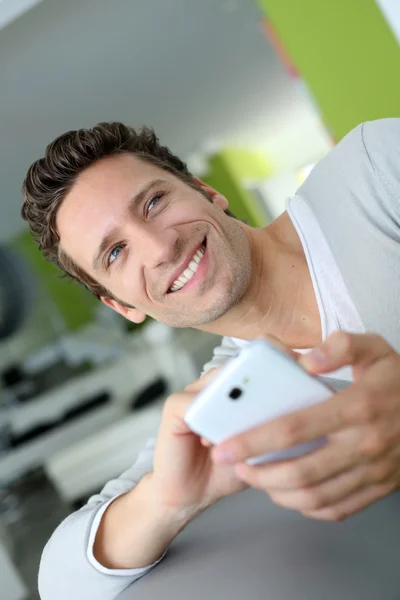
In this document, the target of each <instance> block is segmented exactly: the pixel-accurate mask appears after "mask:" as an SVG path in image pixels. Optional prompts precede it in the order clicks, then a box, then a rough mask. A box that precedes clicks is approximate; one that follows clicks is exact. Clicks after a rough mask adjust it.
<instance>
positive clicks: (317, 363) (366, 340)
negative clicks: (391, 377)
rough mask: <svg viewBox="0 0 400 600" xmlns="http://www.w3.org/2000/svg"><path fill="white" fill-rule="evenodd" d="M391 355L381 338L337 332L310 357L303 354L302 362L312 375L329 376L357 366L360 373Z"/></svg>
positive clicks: (300, 360) (313, 351)
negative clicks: (330, 373) (342, 369)
mask: <svg viewBox="0 0 400 600" xmlns="http://www.w3.org/2000/svg"><path fill="white" fill-rule="evenodd" d="M392 352H393V349H392V348H391V347H390V346H389V344H388V343H387V342H385V340H384V339H383V338H381V337H380V336H378V335H374V334H352V333H345V332H343V331H338V332H336V333H333V334H332V335H330V336H329V337H328V338H327V340H326V341H325V342H324V343H323V344H321V345H320V346H317V347H316V348H314V349H313V350H311V352H309V353H308V354H303V355H302V356H301V357H300V359H299V363H300V364H301V366H302V367H304V368H305V369H306V370H307V371H309V372H311V373H329V372H330V371H335V370H336V369H339V368H340V367H345V366H352V367H356V368H357V372H358V373H359V372H360V371H362V370H363V369H364V368H366V367H368V366H369V365H371V364H373V363H374V362H376V361H378V360H381V359H382V358H384V357H386V356H387V355H388V354H390V353H392Z"/></svg>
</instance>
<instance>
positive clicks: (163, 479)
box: [152, 369, 246, 516]
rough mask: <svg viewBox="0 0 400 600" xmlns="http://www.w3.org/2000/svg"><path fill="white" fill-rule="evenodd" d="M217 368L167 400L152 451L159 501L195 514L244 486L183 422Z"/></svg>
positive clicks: (168, 507)
mask: <svg viewBox="0 0 400 600" xmlns="http://www.w3.org/2000/svg"><path fill="white" fill-rule="evenodd" d="M217 371H218V369H214V370H213V371H210V372H209V373H207V374H205V375H204V376H203V377H202V378H201V379H199V380H197V381H195V382H194V383H191V384H190V385H188V386H187V387H186V388H185V391H184V392H179V393H175V394H172V396H170V397H169V399H168V400H167V402H166V404H165V407H164V412H163V418H162V422H161V426H160V430H159V435H158V440H157V444H156V448H155V454H154V470H153V476H152V478H153V485H154V488H155V491H156V495H157V499H158V501H159V502H160V503H161V504H162V505H163V506H164V507H165V508H166V509H168V510H175V511H177V512H179V511H182V512H183V513H185V514H187V515H192V516H195V515H196V514H198V513H199V512H201V511H202V510H204V509H205V508H207V507H208V506H210V505H212V504H214V503H215V502H217V501H218V500H220V499H221V498H223V497H224V496H227V495H230V494H234V493H236V492H239V491H241V490H243V489H245V487H246V486H245V485H243V482H241V481H240V480H239V479H238V478H237V477H236V475H235V470H234V468H226V467H224V468H221V467H220V466H217V465H215V463H214V464H213V461H212V460H211V452H210V448H209V446H206V445H204V444H203V443H202V441H201V440H200V438H199V436H197V435H196V434H194V433H193V432H192V431H190V429H189V428H188V427H187V425H186V423H185V422H184V414H185V412H186V409H187V408H188V406H189V405H190V404H191V403H192V402H193V400H194V398H195V396H196V395H197V394H198V393H199V392H200V391H201V390H202V389H203V388H204V387H206V385H207V384H208V383H209V382H210V380H211V379H212V378H213V377H215V375H216V374H217Z"/></svg>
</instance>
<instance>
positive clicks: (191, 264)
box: [168, 238, 206, 294]
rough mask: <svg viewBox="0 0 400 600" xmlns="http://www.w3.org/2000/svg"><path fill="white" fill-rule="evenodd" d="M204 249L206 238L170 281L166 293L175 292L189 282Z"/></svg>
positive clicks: (199, 262)
mask: <svg viewBox="0 0 400 600" xmlns="http://www.w3.org/2000/svg"><path fill="white" fill-rule="evenodd" d="M205 251H206V238H205V239H204V240H203V242H202V244H201V246H200V247H199V248H198V249H197V250H196V252H195V253H194V254H193V255H192V256H191V257H190V258H189V260H188V261H187V262H186V265H185V266H184V267H183V268H182V269H181V272H180V273H178V276H177V277H176V279H174V281H173V282H172V284H171V286H170V287H169V289H168V293H169V294H172V293H175V292H179V290H182V289H183V288H184V287H185V285H187V284H188V283H189V281H191V280H192V279H193V277H194V276H195V275H196V273H197V269H198V268H199V266H200V264H201V262H202V260H203V258H204V254H205Z"/></svg>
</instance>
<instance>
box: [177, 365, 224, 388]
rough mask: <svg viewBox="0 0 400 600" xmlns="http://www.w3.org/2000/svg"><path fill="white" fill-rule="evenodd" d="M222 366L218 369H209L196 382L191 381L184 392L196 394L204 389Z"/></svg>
mask: <svg viewBox="0 0 400 600" xmlns="http://www.w3.org/2000/svg"><path fill="white" fill-rule="evenodd" d="M222 367H223V365H222V366H220V367H215V368H214V369H210V370H209V371H207V372H206V373H204V374H203V375H202V376H201V377H200V378H199V379H196V381H192V382H191V383H189V384H188V385H187V386H186V387H185V390H184V391H185V392H190V393H192V394H196V393H198V392H200V391H201V390H202V389H204V388H205V387H206V386H207V385H208V384H209V383H210V382H211V381H212V380H213V379H214V378H215V377H216V376H217V374H218V373H219V371H220V370H221V369H222Z"/></svg>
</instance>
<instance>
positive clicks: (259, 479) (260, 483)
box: [237, 432, 360, 492]
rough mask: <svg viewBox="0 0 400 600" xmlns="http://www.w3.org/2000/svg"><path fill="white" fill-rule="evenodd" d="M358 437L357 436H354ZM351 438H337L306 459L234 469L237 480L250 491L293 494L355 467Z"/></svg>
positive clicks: (352, 440) (352, 436)
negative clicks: (243, 482) (274, 491)
mask: <svg viewBox="0 0 400 600" xmlns="http://www.w3.org/2000/svg"><path fill="white" fill-rule="evenodd" d="M355 435H356V436H357V437H358V432H355ZM355 447H356V448H357V444H356V443H355V439H354V435H350V436H348V435H347V436H343V435H341V436H340V437H339V436H338V437H337V438H336V439H335V440H333V439H332V440H329V441H328V443H327V444H326V445H325V446H324V447H323V448H321V449H319V450H315V451H314V452H311V453H310V454H307V455H306V456H303V457H301V458H296V459H293V460H287V461H284V462H279V463H272V464H268V465H258V466H251V465H247V464H246V463H240V464H238V465H237V472H238V476H240V478H242V479H243V480H244V481H246V483H248V484H249V485H251V486H252V487H257V488H263V489H267V490H277V491H283V492H285V491H290V490H291V491H293V490H298V489H300V488H305V487H309V486H315V485H318V484H321V483H323V482H324V481H327V480H329V479H331V478H332V477H335V476H336V475H338V474H339V473H342V472H343V471H347V470H348V469H351V468H353V467H354V466H355V465H358V464H359V462H360V458H359V457H358V455H357V452H356V451H355V450H354V448H355Z"/></svg>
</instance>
